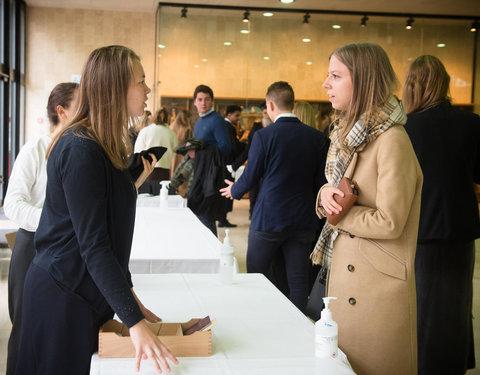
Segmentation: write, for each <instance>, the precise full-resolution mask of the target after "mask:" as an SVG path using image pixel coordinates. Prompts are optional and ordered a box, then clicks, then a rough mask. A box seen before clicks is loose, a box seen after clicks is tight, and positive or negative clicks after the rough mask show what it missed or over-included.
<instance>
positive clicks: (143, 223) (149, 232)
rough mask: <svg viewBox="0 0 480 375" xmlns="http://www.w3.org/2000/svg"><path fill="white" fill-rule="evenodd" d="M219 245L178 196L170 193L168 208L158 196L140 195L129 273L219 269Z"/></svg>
mask: <svg viewBox="0 0 480 375" xmlns="http://www.w3.org/2000/svg"><path fill="white" fill-rule="evenodd" d="M220 246H221V242H220V241H219V240H218V238H217V237H215V236H214V235H213V233H212V232H211V231H210V230H209V229H208V228H207V227H205V225H203V224H202V223H201V222H200V220H198V218H197V217H196V216H195V214H194V213H193V212H192V211H191V210H190V209H188V208H186V207H185V205H184V200H183V198H181V197H180V196H169V208H167V209H162V208H160V198H159V197H158V196H156V197H151V196H144V195H140V196H139V198H138V200H137V212H136V217H135V229H134V233H133V243H132V252H131V255H130V272H131V273H171V272H173V273H189V272H194V273H212V272H218V263H219V257H220Z"/></svg>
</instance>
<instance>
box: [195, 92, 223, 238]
mask: <svg viewBox="0 0 480 375" xmlns="http://www.w3.org/2000/svg"><path fill="white" fill-rule="evenodd" d="M213 103H214V102H213V91H212V89H211V88H210V87H208V86H205V85H199V86H197V88H196V89H195V92H194V93H193V105H194V106H195V107H196V108H197V110H198V114H199V116H200V118H199V119H198V120H197V122H195V127H194V128H193V137H194V138H195V139H200V140H202V141H204V142H205V143H206V144H207V146H208V147H207V148H205V149H204V150H202V151H199V153H201V154H202V155H196V156H195V161H194V167H193V174H194V182H193V185H192V189H191V190H190V192H189V196H188V202H189V203H188V207H189V208H190V209H191V210H192V211H193V212H194V213H195V215H197V217H198V219H199V220H200V221H201V222H202V223H203V224H204V225H205V226H206V227H207V228H208V229H210V230H211V231H212V233H213V234H215V236H216V235H217V226H216V225H215V220H216V219H219V218H220V217H221V216H222V215H223V213H222V212H223V205H224V204H223V203H224V202H222V201H223V200H224V198H222V196H221V195H220V194H219V193H218V189H219V188H220V187H221V186H223V178H224V177H223V173H224V172H223V170H224V167H225V166H224V162H223V158H222V156H227V155H228V154H230V151H231V142H230V135H229V134H228V130H227V127H226V126H225V120H224V119H223V117H222V116H220V114H218V113H217V112H215V110H214V109H213ZM198 156H200V157H198ZM212 187H214V188H213V189H212Z"/></svg>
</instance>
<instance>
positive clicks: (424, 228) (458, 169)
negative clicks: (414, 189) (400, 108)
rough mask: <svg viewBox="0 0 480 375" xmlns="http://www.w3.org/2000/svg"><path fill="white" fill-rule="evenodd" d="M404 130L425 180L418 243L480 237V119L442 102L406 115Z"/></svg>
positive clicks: (468, 239) (466, 239) (469, 239)
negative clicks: (477, 187) (479, 193)
mask: <svg viewBox="0 0 480 375" xmlns="http://www.w3.org/2000/svg"><path fill="white" fill-rule="evenodd" d="M405 129H406V131H407V133H408V135H409V136H410V139H411V141H412V144H413V148H414V149H415V153H416V154H417V158H418V161H419V163H420V166H421V167H422V171H423V178H424V180H423V189H422V204H421V212H420V226H419V231H418V242H428V241H432V240H455V241H471V240H474V239H475V238H478V237H480V220H479V213H478V203H477V200H476V197H475V191H474V186H473V183H474V182H475V183H480V118H479V116H477V115H476V114H473V113H471V112H467V111H462V110H458V109H455V108H454V107H452V106H451V105H450V103H448V102H444V103H442V104H440V105H438V106H436V107H433V108H430V109H428V110H425V111H423V112H415V113H412V114H410V115H408V120H407V124H406V125H405Z"/></svg>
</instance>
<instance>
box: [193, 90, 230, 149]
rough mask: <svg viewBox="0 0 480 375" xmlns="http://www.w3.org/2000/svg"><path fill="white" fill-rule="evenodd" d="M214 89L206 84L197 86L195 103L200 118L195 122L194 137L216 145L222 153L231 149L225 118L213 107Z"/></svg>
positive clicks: (194, 95) (194, 97) (194, 96)
mask: <svg viewBox="0 0 480 375" xmlns="http://www.w3.org/2000/svg"><path fill="white" fill-rule="evenodd" d="M213 103H214V101H213V91H212V89H211V88H210V87H208V86H205V85H200V86H197V88H196V89H195V92H194V93H193V105H194V106H195V107H196V108H197V110H198V115H199V116H200V118H199V119H198V120H197V121H196V122H195V126H194V128H193V138H196V139H201V140H202V141H204V142H205V143H206V144H207V145H210V146H216V147H218V149H219V150H220V152H221V154H222V155H228V154H230V151H231V145H230V138H229V135H228V130H227V128H226V127H225V120H224V119H223V117H222V116H220V114H219V113H217V112H215V110H214V109H213Z"/></svg>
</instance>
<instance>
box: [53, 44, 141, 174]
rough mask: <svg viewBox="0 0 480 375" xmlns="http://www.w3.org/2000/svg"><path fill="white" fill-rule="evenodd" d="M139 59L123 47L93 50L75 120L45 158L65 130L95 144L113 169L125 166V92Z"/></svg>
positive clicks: (58, 136)
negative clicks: (71, 130) (102, 151)
mask: <svg viewBox="0 0 480 375" xmlns="http://www.w3.org/2000/svg"><path fill="white" fill-rule="evenodd" d="M134 60H137V61H140V58H139V57H138V56H137V55H136V54H135V52H133V51H132V50H131V49H129V48H127V47H123V46H108V47H102V48H98V49H96V50H94V51H93V52H92V53H91V54H90V56H89V57H88V59H87V62H86V63H85V66H84V68H83V73H82V78H81V80H80V88H79V92H78V110H77V113H76V114H75V116H74V118H73V119H72V121H71V122H70V124H68V125H67V126H66V127H65V128H64V129H63V130H62V131H61V132H60V133H59V134H58V135H57V136H56V137H55V139H54V140H53V142H52V144H51V145H50V147H49V149H48V151H47V157H48V156H49V155H50V152H51V150H52V149H53V148H54V147H55V144H56V143H57V141H58V139H59V138H60V137H61V136H62V135H63V134H64V133H65V132H66V131H67V130H68V129H73V131H74V133H75V134H76V135H78V136H80V137H83V136H85V135H83V133H82V132H81V130H82V129H86V130H87V134H88V135H87V137H89V138H91V139H93V140H94V141H95V142H97V143H98V144H99V145H100V146H101V147H102V148H103V150H104V151H105V153H106V154H107V156H108V158H109V159H110V161H111V162H112V164H113V166H114V167H115V168H117V169H123V168H125V167H126V166H127V164H128V155H129V153H130V148H131V146H130V142H129V141H127V140H128V119H129V115H128V109H127V92H128V87H129V85H130V82H131V80H132V77H133V62H134Z"/></svg>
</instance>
